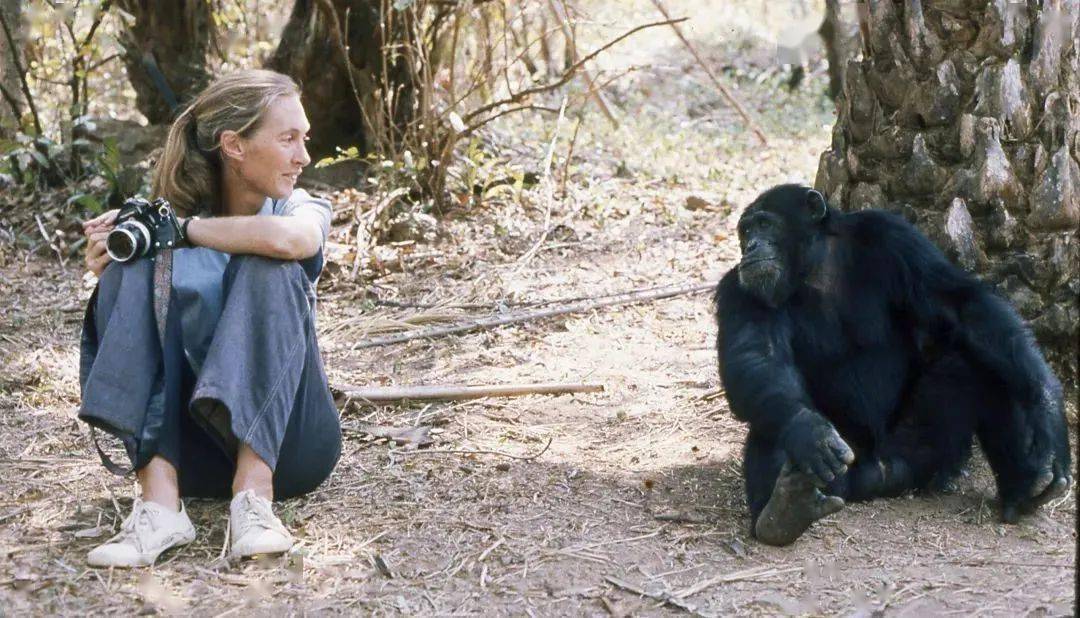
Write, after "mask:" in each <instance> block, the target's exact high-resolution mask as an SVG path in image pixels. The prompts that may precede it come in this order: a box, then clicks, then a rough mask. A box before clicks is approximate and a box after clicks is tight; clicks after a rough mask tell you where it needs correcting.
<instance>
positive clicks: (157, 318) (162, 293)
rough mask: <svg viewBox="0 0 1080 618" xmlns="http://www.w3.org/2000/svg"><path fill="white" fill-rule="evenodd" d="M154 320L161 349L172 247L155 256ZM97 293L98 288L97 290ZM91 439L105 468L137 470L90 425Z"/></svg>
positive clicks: (118, 471) (124, 471)
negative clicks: (113, 453) (111, 452)
mask: <svg viewBox="0 0 1080 618" xmlns="http://www.w3.org/2000/svg"><path fill="white" fill-rule="evenodd" d="M153 260H154V278H153V286H154V292H153V295H154V298H153V303H154V322H155V323H156V325H157V332H158V342H159V343H160V344H161V349H162V350H164V349H165V324H167V320H168V317H169V298H170V296H171V294H172V265H173V252H172V249H164V250H162V251H158V253H157V255H156V256H154V258H153ZM95 294H96V290H95ZM90 302H91V303H93V302H94V299H93V298H91V299H90ZM90 439H91V440H93V442H94V448H96V449H97V452H98V457H100V458H101V464H102V465H103V466H105V469H106V470H108V471H109V472H112V473H113V474H115V475H116V476H127V475H129V474H131V473H132V472H134V471H135V466H134V465H131V466H122V465H120V464H118V463H116V462H115V461H113V460H112V458H111V457H109V456H108V455H107V454H106V453H105V450H104V449H102V448H101V444H100V443H99V442H98V436H97V430H96V428H95V427H94V426H93V425H91V426H90Z"/></svg>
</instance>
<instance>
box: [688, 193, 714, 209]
mask: <svg viewBox="0 0 1080 618" xmlns="http://www.w3.org/2000/svg"><path fill="white" fill-rule="evenodd" d="M710 206H711V204H710V203H709V201H708V200H706V199H704V198H701V197H698V196H696V195H689V196H687V198H686V209H687V210H706V209H708V208H709V207H710Z"/></svg>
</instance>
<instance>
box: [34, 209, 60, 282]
mask: <svg viewBox="0 0 1080 618" xmlns="http://www.w3.org/2000/svg"><path fill="white" fill-rule="evenodd" d="M34 221H36V222H37V226H38V231H39V232H41V237H42V238H44V239H45V242H46V243H48V245H49V247H50V248H51V249H52V250H53V252H54V253H56V259H57V260H58V261H59V262H60V268H61V269H63V271H64V272H67V263H66V262H65V261H64V256H63V255H61V253H60V247H57V246H56V243H55V242H53V241H51V240H49V233H48V232H46V231H45V224H44V223H42V222H41V215H38V214H35V215H34Z"/></svg>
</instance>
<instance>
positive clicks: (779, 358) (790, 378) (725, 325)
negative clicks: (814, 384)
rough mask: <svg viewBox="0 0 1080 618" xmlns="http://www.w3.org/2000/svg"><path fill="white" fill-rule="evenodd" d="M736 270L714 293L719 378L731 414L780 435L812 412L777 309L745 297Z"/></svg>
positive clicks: (760, 432)
mask: <svg viewBox="0 0 1080 618" xmlns="http://www.w3.org/2000/svg"><path fill="white" fill-rule="evenodd" d="M734 272H735V271H732V273H729V274H728V275H727V276H725V277H724V279H723V281H721V283H720V287H719V288H718V290H717V295H716V308H717V314H716V315H717V326H718V328H719V330H718V332H717V351H718V352H719V357H720V380H721V382H722V383H723V385H724V391H725V393H726V395H727V399H728V402H729V404H730V405H731V410H732V412H734V413H735V416H736V417H737V418H738V419H739V420H741V421H744V422H746V423H749V424H750V426H751V428H752V429H753V430H754V432H755V433H756V434H758V435H762V436H779V435H780V432H781V431H783V429H784V427H785V426H786V425H787V423H788V421H790V420H791V418H792V417H794V416H795V415H796V414H797V413H799V412H800V411H801V410H804V409H813V406H812V404H811V401H810V397H809V395H807V393H806V389H805V387H804V386H803V379H802V376H801V375H800V374H799V371H798V369H797V368H796V367H795V362H794V359H793V356H792V351H791V341H790V339H791V337H790V329H789V328H787V327H786V325H785V324H784V323H783V321H782V320H781V319H779V316H778V315H777V313H776V310H772V309H769V308H767V307H765V306H764V305H762V304H760V303H759V302H757V301H756V300H755V299H753V298H751V297H749V296H748V295H747V294H746V293H745V292H743V291H742V290H741V289H740V288H739V286H738V283H737V276H736V275H735V274H734Z"/></svg>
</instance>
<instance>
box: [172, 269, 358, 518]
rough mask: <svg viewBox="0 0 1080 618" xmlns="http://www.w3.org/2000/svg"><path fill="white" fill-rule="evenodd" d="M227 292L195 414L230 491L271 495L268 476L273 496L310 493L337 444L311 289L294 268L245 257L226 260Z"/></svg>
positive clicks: (332, 458)
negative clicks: (227, 467) (222, 462)
mask: <svg viewBox="0 0 1080 618" xmlns="http://www.w3.org/2000/svg"><path fill="white" fill-rule="evenodd" d="M224 289H225V303H224V307H223V309H222V315H221V319H220V320H219V322H218V325H217V328H216V330H215V331H214V340H213V342H212V343H211V345H210V349H209V351H208V353H207V357H206V361H205V362H204V364H203V371H202V373H201V374H200V375H199V378H198V384H197V385H196V387H195V392H194V394H193V396H192V403H191V407H192V412H193V414H194V416H195V417H196V418H197V419H198V420H199V421H200V422H201V423H202V424H203V426H204V427H206V428H207V429H208V430H209V431H210V432H211V434H212V435H214V437H215V439H216V440H217V441H218V443H219V444H220V445H222V446H223V447H225V448H224V452H225V453H227V454H228V455H229V456H230V457H231V458H233V459H234V461H236V462H237V469H236V474H235V476H234V477H233V489H234V493H239V492H241V491H244V490H246V489H255V490H256V493H257V494H260V495H264V497H268V498H269V497H270V495H266V494H268V493H270V492H267V488H266V480H267V474H266V473H267V471H268V470H269V471H270V472H271V473H272V477H271V478H272V479H273V483H272V489H273V490H275V491H274V492H273V493H277V494H278V497H285V496H293V495H298V494H300V493H304V492H306V491H310V490H311V489H314V488H315V487H316V486H317V485H318V484H319V483H321V482H322V481H323V480H324V479H325V478H326V476H328V475H329V473H330V471H331V470H332V468H333V465H334V463H336V460H337V456H338V453H339V451H340V441H341V428H340V424H339V422H338V416H337V410H336V407H335V406H334V403H333V399H332V397H331V395H330V392H329V389H328V387H327V385H326V376H325V373H324V371H323V365H322V361H321V359H320V357H319V349H318V343H317V341H316V337H315V323H314V317H313V314H312V308H313V304H314V296H313V291H312V288H311V283H310V282H309V281H308V279H307V276H306V275H305V274H304V271H303V269H302V268H301V267H300V265H299V264H298V263H296V262H290V261H282V260H275V259H271V258H264V257H259V256H251V255H245V256H234V257H233V258H232V259H231V260H230V262H229V266H228V268H227V269H226V271H225V278H224ZM252 455H254V457H252ZM283 456H286V457H287V461H286V462H281V461H280V460H281V458H282V457H283ZM279 463H287V464H288V465H286V466H284V468H282V467H280V466H279ZM271 495H272V494H271Z"/></svg>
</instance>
